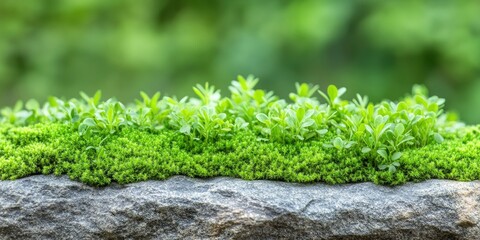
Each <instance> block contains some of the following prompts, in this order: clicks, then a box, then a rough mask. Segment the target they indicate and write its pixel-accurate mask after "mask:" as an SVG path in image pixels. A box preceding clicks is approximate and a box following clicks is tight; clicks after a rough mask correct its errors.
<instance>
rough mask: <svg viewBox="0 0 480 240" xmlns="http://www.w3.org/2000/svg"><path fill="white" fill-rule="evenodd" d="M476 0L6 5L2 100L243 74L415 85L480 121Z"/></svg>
mask: <svg viewBox="0 0 480 240" xmlns="http://www.w3.org/2000/svg"><path fill="white" fill-rule="evenodd" d="M479 13H480V1H478V0H472V1H468V0H462V1H442V0H431V1H419V0H418V1H415V0H412V1H409V0H403V1H387V0H385V1H383V0H382V1H373V0H364V1H360V0H359V1H353V0H352V1H345V0H343V1H342V0H331V1H320V0H312V1H282V0H272V1H270V0H262V1H258V0H241V1H240V0H238V1H234V0H232V1H227V0H216V1H215V0H213V1H201V0H183V1H177V0H165V1H161V0H101V1H100V0H43V1H38V0H1V1H0V90H1V92H0V93H1V95H0V105H2V106H3V105H11V104H13V103H14V102H15V101H16V100H17V99H23V100H26V99H29V98H37V99H39V100H46V97H47V96H49V95H55V96H63V97H67V98H70V97H76V96H78V92H79V91H81V90H82V91H85V92H87V93H93V92H94V91H95V90H97V89H101V90H102V91H103V92H104V96H105V97H112V96H116V97H117V98H118V99H120V100H122V101H131V100H133V99H135V98H138V92H139V91H140V90H144V91H146V92H148V93H153V92H155V91H161V92H162V94H164V95H165V94H168V95H177V96H183V95H193V92H192V89H191V87H192V85H194V84H196V83H204V82H206V81H208V82H209V83H211V84H213V85H215V86H217V87H219V88H221V89H222V93H223V94H228V91H227V88H226V86H227V85H229V83H230V81H231V80H232V79H234V78H236V76H237V75H238V74H242V75H248V74H253V75H255V76H257V77H259V78H260V79H261V81H260V84H259V87H261V88H265V89H269V90H274V91H275V92H276V93H277V94H279V95H280V96H282V97H287V93H288V92H290V91H293V90H294V83H295V82H308V83H314V84H319V85H320V86H321V87H322V89H325V88H326V87H327V85H328V84H330V83H334V84H336V85H338V86H345V87H347V89H348V91H347V95H346V97H347V98H352V97H353V96H354V93H356V92H359V93H361V94H366V95H369V96H370V99H371V100H374V101H379V100H382V99H385V98H388V99H398V98H400V97H402V96H404V95H405V93H407V92H410V89H411V87H412V85H413V84H415V83H422V84H425V85H426V86H427V87H428V88H429V89H430V93H431V94H434V95H438V96H440V97H445V98H446V99H447V108H448V109H449V110H455V111H457V112H458V113H459V114H460V118H461V119H462V120H464V121H465V122H467V123H479V122H480V109H479V108H477V107H478V105H479V104H480V17H479V16H480V15H479Z"/></svg>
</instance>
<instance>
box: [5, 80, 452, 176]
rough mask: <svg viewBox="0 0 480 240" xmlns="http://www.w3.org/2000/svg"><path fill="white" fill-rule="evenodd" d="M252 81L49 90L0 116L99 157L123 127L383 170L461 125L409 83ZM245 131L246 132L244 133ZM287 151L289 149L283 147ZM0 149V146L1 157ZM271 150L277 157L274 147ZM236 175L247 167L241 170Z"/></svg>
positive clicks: (393, 168)
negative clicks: (177, 90) (131, 92)
mask: <svg viewBox="0 0 480 240" xmlns="http://www.w3.org/2000/svg"><path fill="white" fill-rule="evenodd" d="M257 83H258V79H257V78H255V77H253V76H248V77H247V78H244V77H242V76H238V78H237V79H236V80H234V81H232V84H231V86H230V87H229V88H228V89H229V90H230V96H229V97H222V95H221V94H220V90H218V89H215V87H214V86H211V85H209V84H208V83H206V84H205V85H200V84H197V85H196V86H195V87H193V92H194V93H195V95H196V97H184V98H181V99H177V98H172V97H168V96H163V97H162V96H161V94H160V92H156V93H155V94H153V95H152V96H149V95H147V94H146V93H145V92H140V97H141V99H140V100H136V102H135V104H123V103H121V102H119V101H117V100H115V99H108V100H106V101H102V99H101V95H102V94H101V92H100V91H97V92H96V93H95V94H94V95H93V96H92V97H90V96H88V95H87V94H85V93H83V92H81V93H80V96H81V98H80V99H70V100H64V99H60V98H57V97H50V98H49V99H48V101H47V102H46V103H45V104H44V105H40V104H39V103H38V102H37V101H35V100H29V101H28V102H27V103H26V104H23V102H21V101H19V102H18V103H17V104H16V105H15V106H14V107H13V108H8V107H7V108H4V109H2V110H1V112H0V113H1V117H0V122H1V125H7V124H8V125H12V126H14V127H22V126H23V127H24V126H26V127H31V126H35V125H36V124H47V125H48V124H59V125H62V126H66V127H68V128H69V129H72V130H74V131H76V132H77V134H78V136H79V137H80V139H83V141H85V142H92V139H94V138H95V139H102V140H101V141H99V143H98V144H93V145H86V146H83V148H82V151H86V152H88V153H90V152H91V151H94V152H95V154H96V156H97V158H98V159H105V158H106V156H107V155H108V154H109V153H108V151H111V150H109V149H108V148H107V147H106V146H104V144H105V140H106V139H109V142H110V139H113V138H115V137H116V136H121V135H122V134H124V131H127V132H128V131H146V132H149V133H151V134H157V135H161V136H164V135H162V134H166V133H168V134H172V136H176V137H178V138H179V139H181V140H179V139H177V138H175V137H172V138H171V139H170V137H169V139H170V140H171V141H173V142H172V143H171V144H172V146H170V145H169V146H168V147H169V148H170V147H175V146H174V144H176V143H178V142H182V141H183V139H185V140H186V141H187V142H185V143H184V144H185V145H188V146H202V147H198V149H197V150H196V151H198V152H202V151H204V150H202V149H203V148H205V149H207V150H205V151H210V150H211V148H210V147H209V146H216V145H215V144H216V143H218V142H223V143H224V146H223V147H222V149H231V148H232V146H233V145H234V143H233V142H235V143H236V144H239V146H241V148H245V149H249V146H248V145H247V144H260V145H261V146H267V145H268V144H280V145H278V148H279V149H284V147H281V146H297V145H298V146H309V147H308V148H307V149H308V152H311V151H318V152H327V153H328V154H331V156H333V157H334V158H344V157H345V156H350V157H354V158H357V159H363V161H365V164H373V165H374V166H375V167H376V169H378V170H380V171H383V172H385V174H387V173H390V174H393V173H394V172H396V171H398V170H399V169H404V168H405V167H406V166H404V165H403V164H404V162H405V161H408V159H406V157H405V155H406V154H405V152H409V151H413V150H415V149H420V148H423V147H426V146H431V145H435V144H442V143H444V142H445V141H446V140H445V139H446V138H445V136H446V134H451V133H452V132H454V130H455V129H457V130H458V129H460V128H461V125H459V123H458V122H457V121H456V120H449V119H452V117H449V116H451V115H448V114H444V113H443V110H442V108H443V106H444V103H445V100H444V99H441V98H438V97H436V96H428V95H427V94H428V91H427V90H426V89H425V88H424V87H421V86H414V88H413V90H412V93H411V94H410V95H408V96H406V97H405V98H403V99H401V100H400V101H383V102H380V103H377V104H374V103H371V102H369V100H368V97H366V96H364V97H362V96H361V95H359V94H357V95H356V98H355V99H353V100H352V101H348V100H344V99H342V98H341V97H342V96H343V95H344V94H345V92H346V88H337V87H336V86H334V85H330V86H328V87H327V91H326V93H324V92H322V91H320V90H319V89H320V87H319V86H316V85H308V84H306V83H297V84H295V91H294V92H292V93H290V95H289V98H290V100H291V101H287V100H285V99H281V98H279V97H278V96H275V95H274V94H273V92H267V91H264V90H261V89H255V86H256V85H257ZM317 97H318V99H317ZM452 129H454V130H452ZM169 136H170V135H169ZM245 136H249V137H251V138H249V140H245V139H243V137H245ZM172 139H175V140H172ZM242 139H243V140H242ZM18 141H20V142H21V141H23V140H18ZM236 141H238V143H237V142H236ZM93 142H98V141H93ZM197 144H199V145H197ZM202 144H203V145H202ZM242 144H245V145H242ZM264 144H267V145H264ZM285 148H286V149H288V148H289V147H285ZM225 151H226V150H225ZM229 151H231V150H229ZM288 151H293V150H291V149H290V150H284V152H288ZM1 153H2V151H1V149H0V158H1V157H2V155H1ZM264 154H267V153H264ZM292 154H293V153H292ZM299 154H302V153H299ZM311 154H313V153H311ZM243 155H245V156H250V154H248V153H244V154H243ZM266 156H267V155H266ZM268 156H269V155H268ZM183 157H188V156H183ZM275 157H276V158H279V159H282V155H281V154H279V155H276V156H275ZM306 158H307V157H306ZM244 160H245V159H244ZM99 161H100V160H99ZM212 161H214V160H213V159H212ZM265 161H267V160H265ZM268 161H273V160H272V159H269V160H268ZM285 161H287V160H285ZM242 174H247V173H245V171H243V170H242ZM248 174H249V173H248ZM248 174H247V175H248ZM249 176H250V175H249Z"/></svg>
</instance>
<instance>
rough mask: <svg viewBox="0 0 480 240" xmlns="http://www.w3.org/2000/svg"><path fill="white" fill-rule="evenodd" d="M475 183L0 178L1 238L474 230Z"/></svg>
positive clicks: (403, 234)
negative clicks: (99, 182)
mask: <svg viewBox="0 0 480 240" xmlns="http://www.w3.org/2000/svg"><path fill="white" fill-rule="evenodd" d="M479 236H480V182H479V181H473V182H459V181H450V180H428V181H424V182H420V183H407V184H405V185H402V186H396V187H387V186H380V185H375V184H373V183H355V184H341V185H326V184H322V183H317V184H298V183H287V182H276V181H263V180H261V181H245V180H241V179H234V178H225V177H218V178H211V179H197V178H188V177H184V176H174V177H171V178H169V179H168V180H165V181H145V182H138V183H132V184H128V185H118V184H112V185H110V186H108V187H103V188H95V187H89V186H87V185H85V184H83V183H80V182H76V181H71V180H70V179H69V178H68V177H66V176H62V177H55V176H46V175H35V176H30V177H26V178H22V179H18V180H14V181H1V182H0V239H479Z"/></svg>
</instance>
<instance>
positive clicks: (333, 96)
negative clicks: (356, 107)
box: [327, 85, 338, 103]
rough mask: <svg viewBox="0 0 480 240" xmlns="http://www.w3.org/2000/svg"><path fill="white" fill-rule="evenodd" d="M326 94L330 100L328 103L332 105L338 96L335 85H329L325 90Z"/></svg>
mask: <svg viewBox="0 0 480 240" xmlns="http://www.w3.org/2000/svg"><path fill="white" fill-rule="evenodd" d="M327 93H328V97H329V98H330V101H331V102H332V103H333V101H334V100H335V99H336V98H337V96H338V89H337V87H336V86H335V85H329V86H328V88H327Z"/></svg>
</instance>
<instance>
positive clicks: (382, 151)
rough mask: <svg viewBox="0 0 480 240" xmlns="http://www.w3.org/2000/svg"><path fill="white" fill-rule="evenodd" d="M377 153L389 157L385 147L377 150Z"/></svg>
mask: <svg viewBox="0 0 480 240" xmlns="http://www.w3.org/2000/svg"><path fill="white" fill-rule="evenodd" d="M377 153H378V154H379V155H380V156H382V157H383V158H385V159H388V154H387V151H385V149H379V150H377Z"/></svg>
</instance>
